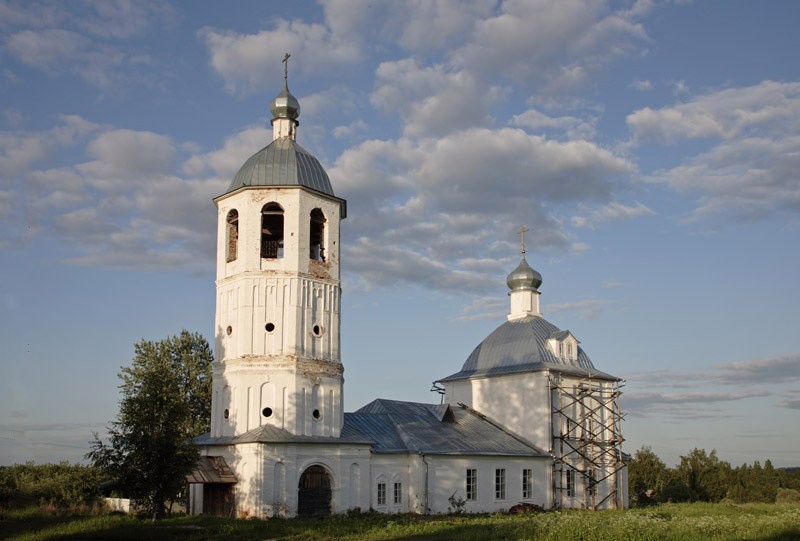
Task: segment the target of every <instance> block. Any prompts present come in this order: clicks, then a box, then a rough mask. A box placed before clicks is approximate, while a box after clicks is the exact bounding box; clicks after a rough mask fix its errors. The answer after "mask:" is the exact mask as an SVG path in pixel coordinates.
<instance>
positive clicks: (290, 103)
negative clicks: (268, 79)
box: [269, 83, 300, 120]
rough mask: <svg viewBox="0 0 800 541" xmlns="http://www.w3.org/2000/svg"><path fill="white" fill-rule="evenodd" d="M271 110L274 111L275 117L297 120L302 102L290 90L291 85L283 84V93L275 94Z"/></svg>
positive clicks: (273, 115)
mask: <svg viewBox="0 0 800 541" xmlns="http://www.w3.org/2000/svg"><path fill="white" fill-rule="evenodd" d="M269 111H270V112H271V113H272V117H273V118H291V119H292V120H296V119H297V117H298V116H300V102H298V101H297V98H295V97H294V96H293V95H292V93H291V92H289V86H288V85H287V84H286V83H284V84H283V90H281V93H280V94H278V95H277V96H275V99H273V100H272V103H270V106H269Z"/></svg>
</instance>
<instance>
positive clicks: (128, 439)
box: [86, 330, 214, 518]
mask: <svg viewBox="0 0 800 541" xmlns="http://www.w3.org/2000/svg"><path fill="white" fill-rule="evenodd" d="M134 352H135V355H134V358H133V361H132V363H131V366H129V367H123V368H122V371H121V372H120V374H119V378H120V379H121V380H122V384H121V385H120V390H121V392H122V399H121V400H120V406H119V413H118V414H117V420H116V421H113V422H112V423H111V427H110V428H109V430H108V439H109V443H108V444H105V443H103V442H102V441H101V440H100V438H99V437H98V435H97V434H95V438H94V441H93V442H92V451H91V452H89V453H88V454H87V455H86V456H87V458H89V459H90V460H92V462H94V464H95V465H96V466H98V467H100V468H102V469H103V470H105V471H106V472H107V473H108V474H110V475H111V476H112V477H113V478H114V479H115V480H116V481H117V482H118V483H119V485H120V487H121V488H122V489H123V490H124V491H125V492H126V494H127V495H129V496H130V497H131V498H132V499H135V500H136V501H137V502H138V503H139V504H140V505H143V507H144V508H145V509H147V510H148V511H149V512H151V513H152V514H153V516H154V518H160V517H162V516H163V515H164V513H165V511H166V502H167V501H172V500H173V499H174V498H175V496H176V495H177V494H178V493H179V492H180V490H181V489H182V488H183V485H184V483H185V477H186V475H188V474H189V473H190V472H191V470H192V468H193V467H194V466H195V464H196V463H197V459H198V453H197V450H196V449H195V448H194V447H193V445H192V443H191V439H192V437H194V436H197V435H199V434H201V433H203V432H205V431H206V430H207V428H208V426H209V419H210V412H211V363H212V362H213V360H214V358H213V355H212V353H211V348H210V347H209V345H208V342H207V341H206V340H205V338H203V337H202V336H201V335H200V334H198V333H189V332H188V331H186V330H184V331H182V332H181V334H180V335H178V336H173V337H170V338H167V339H164V340H160V341H158V342H152V341H149V340H142V341H140V342H137V343H136V344H135V345H134Z"/></svg>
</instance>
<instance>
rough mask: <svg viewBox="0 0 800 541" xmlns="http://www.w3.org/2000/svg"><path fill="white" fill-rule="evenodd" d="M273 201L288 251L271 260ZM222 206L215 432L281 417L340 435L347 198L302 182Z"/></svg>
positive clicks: (296, 426)
mask: <svg viewBox="0 0 800 541" xmlns="http://www.w3.org/2000/svg"><path fill="white" fill-rule="evenodd" d="M272 202H275V203H278V204H279V205H280V206H281V207H282V208H283V211H284V248H283V253H282V255H283V257H280V258H269V259H264V258H261V252H260V242H261V210H262V208H263V207H264V205H266V204H268V203H272ZM216 203H217V206H218V235H217V310H216V341H215V345H216V358H217V362H216V363H215V366H214V380H213V391H212V393H213V394H212V423H211V435H212V436H214V437H216V436H229V435H238V434H242V433H244V432H246V431H248V430H251V429H253V428H256V427H258V426H261V425H263V424H271V425H273V426H276V427H279V428H283V429H285V430H288V431H289V432H291V433H294V434H299V435H314V436H330V437H337V436H338V435H339V433H340V431H341V426H342V422H343V414H344V412H343V404H344V402H343V395H342V384H343V377H342V373H343V368H342V365H341V359H340V346H339V343H340V326H339V321H340V296H341V289H340V287H339V221H340V218H341V217H340V211H341V207H340V202H339V201H336V200H333V199H330V198H328V197H325V196H323V195H320V194H317V193H315V192H311V191H309V190H305V189H301V188H263V189H262V188H255V189H241V190H239V191H238V192H233V193H232V194H230V195H227V196H224V197H222V198H221V199H218V200H217V201H216ZM315 208H316V209H320V210H321V211H322V213H323V214H324V215H325V218H326V221H325V225H324V236H323V246H324V252H325V256H326V257H325V261H317V260H312V259H311V258H310V248H309V244H310V240H309V239H310V215H311V211H312V210H313V209H315ZM231 210H236V212H237V213H238V241H237V250H236V252H237V254H236V255H237V257H236V259H235V260H233V261H230V262H229V261H227V259H228V258H227V253H228V223H227V216H228V214H229V212H230V211H231ZM265 408H269V410H265ZM265 411H266V412H268V413H269V412H270V411H271V414H269V415H265V414H264V412H265ZM314 411H316V412H317V414H318V415H313V412H314Z"/></svg>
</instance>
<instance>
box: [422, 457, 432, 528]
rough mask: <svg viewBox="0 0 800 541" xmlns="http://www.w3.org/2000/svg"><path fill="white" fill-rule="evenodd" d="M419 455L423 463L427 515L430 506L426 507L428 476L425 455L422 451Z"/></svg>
mask: <svg viewBox="0 0 800 541" xmlns="http://www.w3.org/2000/svg"><path fill="white" fill-rule="evenodd" d="M420 456H421V457H422V463H423V464H425V492H424V494H425V514H426V515H427V514H428V513H430V508H429V507H428V479H429V477H428V462H427V461H426V460H425V455H424V454H423V453H420Z"/></svg>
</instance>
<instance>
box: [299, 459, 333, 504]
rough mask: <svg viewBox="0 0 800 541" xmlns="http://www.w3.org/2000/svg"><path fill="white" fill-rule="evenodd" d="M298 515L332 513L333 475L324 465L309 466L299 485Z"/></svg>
mask: <svg viewBox="0 0 800 541" xmlns="http://www.w3.org/2000/svg"><path fill="white" fill-rule="evenodd" d="M297 514H298V515H305V516H308V515H318V516H319V515H330V514H331V476H330V474H329V473H328V470H326V469H325V468H323V467H322V466H309V467H308V468H307V469H306V471H304V472H303V475H301V476H300V483H299V484H298V487H297Z"/></svg>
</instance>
